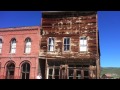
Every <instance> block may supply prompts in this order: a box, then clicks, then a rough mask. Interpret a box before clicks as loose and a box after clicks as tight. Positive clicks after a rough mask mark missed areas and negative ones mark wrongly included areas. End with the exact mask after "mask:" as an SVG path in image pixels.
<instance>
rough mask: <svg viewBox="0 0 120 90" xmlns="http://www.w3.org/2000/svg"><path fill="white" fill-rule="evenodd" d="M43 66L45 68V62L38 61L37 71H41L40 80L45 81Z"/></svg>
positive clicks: (42, 60)
mask: <svg viewBox="0 0 120 90" xmlns="http://www.w3.org/2000/svg"><path fill="white" fill-rule="evenodd" d="M45 66H46V60H45V59H40V60H39V71H38V72H40V71H41V75H42V78H43V79H45Z"/></svg>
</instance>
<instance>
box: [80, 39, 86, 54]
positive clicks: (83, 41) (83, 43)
mask: <svg viewBox="0 0 120 90" xmlns="http://www.w3.org/2000/svg"><path fill="white" fill-rule="evenodd" d="M80 51H81V52H85V51H87V38H86V37H81V38H80Z"/></svg>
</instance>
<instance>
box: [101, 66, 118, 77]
mask: <svg viewBox="0 0 120 90" xmlns="http://www.w3.org/2000/svg"><path fill="white" fill-rule="evenodd" d="M106 73H110V74H112V76H113V77H114V78H117V77H120V67H119V68H118V67H102V68H101V75H103V74H106Z"/></svg>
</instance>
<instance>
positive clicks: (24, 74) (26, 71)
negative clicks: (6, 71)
mask: <svg viewBox="0 0 120 90" xmlns="http://www.w3.org/2000/svg"><path fill="white" fill-rule="evenodd" d="M29 76H30V64H29V63H27V62H25V63H23V64H22V67H21V79H29Z"/></svg>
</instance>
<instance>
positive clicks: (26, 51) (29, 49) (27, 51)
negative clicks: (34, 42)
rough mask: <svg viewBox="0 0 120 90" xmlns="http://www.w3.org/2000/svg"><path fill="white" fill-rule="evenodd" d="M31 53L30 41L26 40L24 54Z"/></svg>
mask: <svg viewBox="0 0 120 90" xmlns="http://www.w3.org/2000/svg"><path fill="white" fill-rule="evenodd" d="M30 52H31V39H30V38H27V39H26V40H25V53H30Z"/></svg>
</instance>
